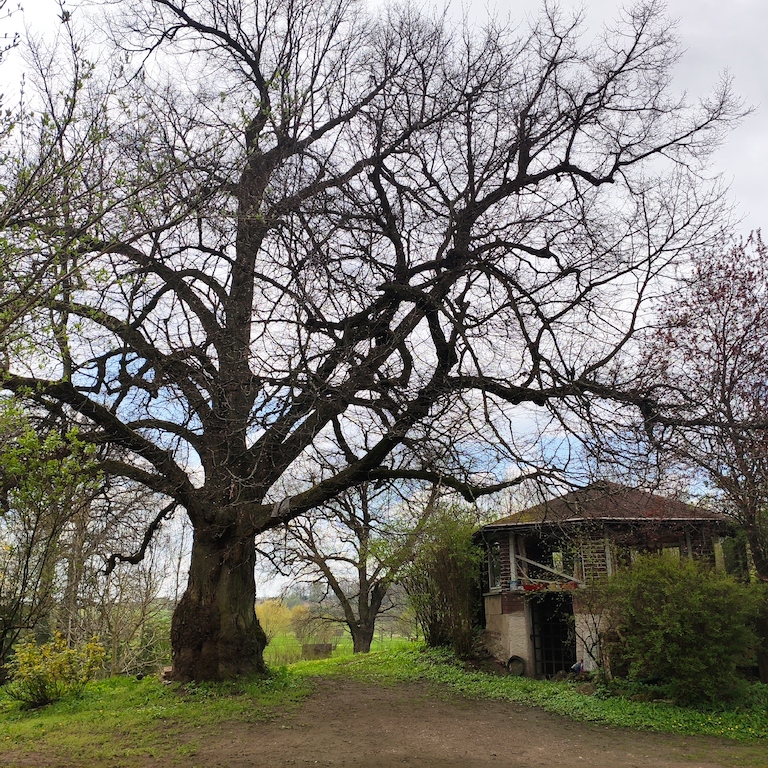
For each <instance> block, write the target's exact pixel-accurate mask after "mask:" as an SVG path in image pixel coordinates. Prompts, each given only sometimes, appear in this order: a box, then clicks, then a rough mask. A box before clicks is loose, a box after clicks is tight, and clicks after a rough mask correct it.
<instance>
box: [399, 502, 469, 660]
mask: <svg viewBox="0 0 768 768" xmlns="http://www.w3.org/2000/svg"><path fill="white" fill-rule="evenodd" d="M474 530H475V522H474V520H473V519H472V517H471V515H470V514H469V513H468V512H467V511H465V510H463V509H461V508H459V507H454V506H450V507H445V508H443V509H440V510H439V512H438V513H437V514H436V515H435V517H434V518H433V519H432V520H431V521H430V523H429V526H428V527H427V529H426V532H425V535H424V538H423V539H422V541H421V543H420V545H419V546H418V547H417V549H416V552H415V555H414V558H413V561H412V563H411V565H410V566H409V567H408V568H407V569H406V571H405V577H404V579H403V585H404V587H405V591H406V593H407V594H408V599H409V602H410V604H411V606H412V608H413V610H414V613H415V615H416V619H417V621H418V622H419V625H420V626H421V628H422V631H423V632H424V640H425V641H426V643H427V645H429V646H430V647H433V648H434V647H441V646H450V647H451V648H452V649H453V650H454V652H455V653H456V654H457V655H459V656H468V655H470V654H471V653H472V651H473V650H474V645H475V636H476V632H475V620H476V616H477V605H476V602H477V600H478V591H477V585H478V584H479V581H480V562H481V559H482V553H481V551H480V548H479V547H478V546H476V545H475V544H474V543H473V541H472V534H473V532H474Z"/></svg>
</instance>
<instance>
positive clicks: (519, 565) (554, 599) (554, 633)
mask: <svg viewBox="0 0 768 768" xmlns="http://www.w3.org/2000/svg"><path fill="white" fill-rule="evenodd" d="M728 527H729V521H728V519H727V518H725V517H724V516H722V515H719V514H717V513H714V512H711V511H708V510H705V509H702V508H700V507H697V506H693V505H690V504H686V503H683V502H680V501H676V500H674V499H670V498H666V497H664V496H659V495H657V494H654V493H649V492H647V491H642V490H638V489H636V488H629V487H626V486H622V485H617V484H615V483H610V482H597V483H593V484H591V485H589V486H587V487H585V488H582V489H579V490H575V491H571V492H569V493H566V494H565V495H563V496H560V497H558V498H555V499H551V500H549V501H546V502H544V503H542V504H538V505H536V506H534V507H530V508H529V509H526V510H523V511H522V512H518V513H516V514H513V515H509V516H508V517H504V518H501V519H500V520H496V521H495V522H493V523H490V524H488V525H486V526H484V527H483V528H482V531H481V539H482V542H483V545H484V547H485V548H486V557H485V569H484V577H483V580H484V584H483V607H484V624H485V642H486V645H487V646H488V648H489V650H490V651H491V653H492V654H493V655H494V656H495V657H496V658H497V659H499V660H500V661H504V662H506V663H508V664H510V665H511V666H512V667H514V668H515V670H516V671H517V672H519V673H524V674H527V675H530V676H535V677H551V676H553V675H555V674H557V673H558V672H561V671H565V672H567V671H569V670H570V668H571V667H572V665H573V664H575V663H576V661H577V660H579V661H581V660H583V661H584V667H585V669H586V670H587V671H589V670H591V669H594V668H595V666H596V659H597V658H598V654H597V649H598V638H597V634H598V631H599V617H596V616H594V615H592V614H591V613H590V612H589V609H588V608H587V606H586V605H585V604H584V602H583V601H582V603H581V604H580V601H579V590H580V589H582V588H583V587H584V586H585V585H586V584H588V583H589V582H590V581H591V580H593V579H595V578H596V577H599V576H602V575H608V576H610V575H611V574H612V573H613V572H614V570H615V569H617V568H622V567H626V566H629V565H630V564H631V563H632V560H633V559H634V558H636V557H637V555H638V554H640V553H649V552H655V553H659V554H662V555H666V556H668V557H677V558H680V557H690V558H696V559H699V560H704V561H706V562H708V563H709V564H711V565H712V566H714V567H720V568H722V567H723V556H722V547H721V543H720V542H721V537H723V536H725V535H727V533H728Z"/></svg>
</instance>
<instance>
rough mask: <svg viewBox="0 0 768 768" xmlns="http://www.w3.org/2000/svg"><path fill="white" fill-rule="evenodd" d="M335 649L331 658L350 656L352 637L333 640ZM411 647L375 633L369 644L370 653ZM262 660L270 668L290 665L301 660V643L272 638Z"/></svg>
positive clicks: (290, 636)
mask: <svg viewBox="0 0 768 768" xmlns="http://www.w3.org/2000/svg"><path fill="white" fill-rule="evenodd" d="M333 643H334V645H335V647H334V649H333V653H332V658H334V659H337V658H348V657H350V656H352V637H351V636H350V634H349V633H348V632H345V633H344V634H343V635H342V636H341V637H338V638H336V639H334V641H333ZM412 645H413V643H411V642H410V641H409V640H407V639H405V638H404V637H398V636H390V635H388V634H380V633H377V634H376V636H375V637H374V639H373V642H372V643H371V651H372V652H379V651H389V650H395V649H399V648H409V647H411V646H412ZM264 659H265V661H266V662H267V664H269V665H270V667H282V666H286V665H292V664H295V663H296V662H298V661H300V660H301V643H300V642H299V641H298V640H297V639H296V636H295V635H293V634H281V635H277V636H276V637H273V638H272V640H270V641H269V645H268V646H267V647H266V649H265V650H264Z"/></svg>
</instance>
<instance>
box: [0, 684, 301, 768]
mask: <svg viewBox="0 0 768 768" xmlns="http://www.w3.org/2000/svg"><path fill="white" fill-rule="evenodd" d="M6 687H7V686H5V687H3V688H0V754H2V752H3V750H10V749H13V750H15V751H17V753H18V754H20V755H28V754H30V753H34V754H35V756H36V757H38V756H39V755H41V754H45V755H46V756H47V757H48V758H49V759H50V764H52V765H53V764H55V765H74V764H77V765H89V766H94V767H95V766H104V768H107V767H109V768H116V767H117V766H120V767H121V768H133V767H134V766H136V765H143V764H145V763H147V761H149V762H150V763H151V764H153V765H160V764H162V765H175V764H176V760H177V759H178V758H179V757H187V758H188V757H189V755H190V754H194V752H195V750H196V748H197V747H198V746H199V739H200V734H201V729H204V728H214V729H217V730H219V729H220V726H221V724H222V723H231V722H240V723H242V722H246V723H254V722H262V721H264V720H267V719H272V718H274V717H275V716H276V715H277V714H278V713H279V714H283V713H285V712H286V710H290V708H291V707H292V706H294V705H295V704H296V703H297V702H299V701H302V700H303V699H304V698H306V696H307V695H308V694H309V693H310V691H311V683H310V681H308V680H307V679H306V678H303V677H299V676H297V675H295V674H293V673H291V672H290V671H288V670H286V669H281V670H278V671H276V672H275V673H274V674H271V675H268V676H266V677H256V678H241V679H240V680H238V681H237V682H236V683H219V684H214V683H200V684H198V685H192V684H189V685H187V686H179V685H177V684H172V685H165V684H163V683H162V682H161V681H160V679H159V678H158V677H156V676H154V675H153V676H149V677H145V678H143V679H142V680H137V679H136V678H135V677H122V676H120V677H111V678H107V679H104V680H95V681H94V682H92V683H91V684H90V685H88V686H87V687H86V689H85V690H84V691H83V693H82V694H81V695H80V696H79V697H69V698H66V699H63V700H61V701H59V702H56V703H54V704H51V705H50V706H48V707H44V708H42V709H34V710H29V709H22V708H21V706H20V704H19V702H15V701H12V700H10V699H9V698H6V697H4V696H3V692H4V691H5V688H6ZM169 733H173V734H177V735H179V738H172V739H169V738H168V734H169ZM4 757H6V755H5V754H3V756H2V757H0V763H2V764H3V765H4V764H5V763H4V762H3V758H4ZM21 762H25V760H24V758H22V759H21ZM39 762H42V760H40V761H38V760H36V761H35V764H39ZM185 764H186V763H185Z"/></svg>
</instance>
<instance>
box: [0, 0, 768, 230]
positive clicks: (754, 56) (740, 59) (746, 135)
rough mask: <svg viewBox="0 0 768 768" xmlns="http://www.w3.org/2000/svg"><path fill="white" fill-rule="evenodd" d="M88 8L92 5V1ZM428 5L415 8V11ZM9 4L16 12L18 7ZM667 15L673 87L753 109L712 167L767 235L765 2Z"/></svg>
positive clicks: (593, 5)
mask: <svg viewBox="0 0 768 768" xmlns="http://www.w3.org/2000/svg"><path fill="white" fill-rule="evenodd" d="M21 1H22V5H23V6H24V11H25V16H26V20H27V22H28V24H30V25H31V26H32V27H37V28H38V29H39V28H41V27H42V28H47V29H49V30H50V29H55V28H56V15H57V12H58V11H57V9H56V3H55V0H21ZM379 1H382V0H379ZM449 1H450V0H449ZM440 2H442V0H438V4H439V3H440ZM92 3H93V4H94V5H97V4H98V0H92ZM429 3H430V0H417V4H424V5H428V4H429ZM11 4H12V5H15V4H16V0H13V1H12V3H11ZM626 4H627V3H620V2H615V0H591V1H590V0H584V1H582V0H560V6H561V7H562V8H563V9H566V10H577V9H580V8H583V9H584V11H585V13H586V23H587V25H588V27H589V29H590V30H595V31H596V30H599V28H600V25H601V24H602V23H603V22H604V21H606V20H610V19H612V18H614V17H615V16H616V13H617V9H618V8H620V7H621V6H622V5H626ZM76 5H77V2H76V0H70V2H69V3H68V6H69V7H73V6H76ZM452 6H453V7H454V8H459V7H463V8H464V9H466V11H467V15H468V16H469V18H470V20H472V21H481V20H482V17H483V16H485V13H486V9H488V8H491V9H495V12H496V14H497V16H500V17H505V16H509V17H510V18H511V19H513V20H514V19H521V20H522V19H524V18H525V16H526V14H535V13H536V11H537V10H538V9H539V8H540V6H541V2H540V0H453V2H452ZM667 9H668V13H669V15H670V16H671V17H672V18H673V19H676V20H677V21H678V32H679V36H680V39H681V41H682V44H683V47H684V48H685V49H686V53H685V55H684V56H683V58H682V60H681V62H680V64H679V65H678V69H677V73H676V80H675V86H676V87H677V88H678V89H681V90H682V89H684V90H686V91H688V93H689V95H690V97H691V98H696V97H699V96H702V95H705V94H707V93H708V92H709V91H711V90H712V88H713V87H714V85H715V84H716V83H717V81H718V79H719V76H720V74H721V73H722V72H724V71H725V70H728V71H729V72H730V73H731V75H732V76H733V78H734V89H735V91H736V93H737V94H739V95H740V96H741V97H742V98H743V99H744V101H745V102H746V103H747V104H749V105H751V106H753V107H754V108H755V112H754V113H753V114H752V115H750V116H749V117H747V118H746V119H745V120H744V122H743V123H742V124H741V126H739V127H738V128H736V129H735V130H734V131H733V132H732V133H731V134H730V136H729V138H728V140H727V142H726V144H725V145H724V146H723V147H722V148H721V149H719V150H718V151H717V153H716V155H715V157H714V167H715V168H716V169H717V170H718V171H719V172H721V173H722V174H723V175H724V177H725V179H726V180H727V182H728V183H729V184H730V186H731V196H732V198H733V201H734V203H735V204H736V207H737V211H738V214H739V215H740V216H741V218H742V222H741V226H740V230H741V232H742V233H747V232H749V231H750V230H751V229H757V228H759V227H762V226H765V228H766V230H768V215H766V213H765V212H766V211H768V183H766V182H765V180H764V171H765V169H766V168H767V167H768V44H767V43H766V38H767V37H768V0H728V2H725V1H724V0H667ZM17 18H18V17H17ZM10 72H11V70H10V67H8V68H6V69H4V71H3V75H4V76H5V77H7V76H8V75H10ZM3 79H5V78H3Z"/></svg>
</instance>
